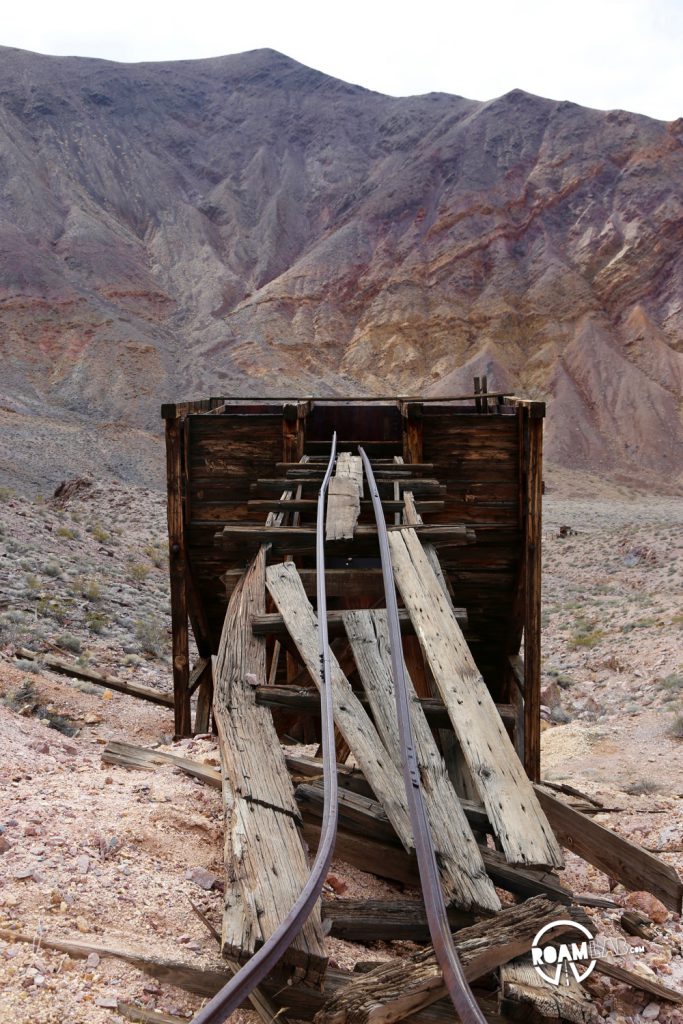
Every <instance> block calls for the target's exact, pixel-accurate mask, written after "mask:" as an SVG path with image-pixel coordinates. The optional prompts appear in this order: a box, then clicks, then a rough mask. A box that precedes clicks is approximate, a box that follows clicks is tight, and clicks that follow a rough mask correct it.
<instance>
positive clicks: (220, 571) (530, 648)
mask: <svg viewBox="0 0 683 1024" xmlns="http://www.w3.org/2000/svg"><path fill="white" fill-rule="evenodd" d="M162 416H163V417H164V419H165V421H166V446H167V468H168V477H167V479H168V527H169V543H170V558H171V608H172V618H173V675H174V696H175V726H176V732H177V733H178V734H179V735H187V734H189V733H190V732H191V731H192V721H191V711H190V698H191V696H192V694H193V693H194V692H195V690H196V691H197V692H198V701H197V713H196V720H195V730H196V731H203V730H206V728H207V725H208V709H209V706H210V700H211V691H212V683H211V678H210V671H211V669H210V659H211V656H212V655H216V654H217V653H218V647H219V643H220V636H221V630H222V627H223V620H224V617H225V611H226V607H227V602H228V598H229V596H230V594H231V592H232V589H233V587H234V586H235V584H236V582H237V580H238V579H239V577H240V576H241V574H242V571H243V569H244V567H245V565H246V564H247V563H248V561H249V558H250V556H251V555H253V554H254V553H255V552H256V551H257V550H258V547H259V544H260V543H261V542H262V541H265V540H267V541H269V542H270V543H271V545H272V546H271V549H270V550H271V556H272V558H279V559H281V558H282V557H283V556H284V555H292V556H293V557H295V560H296V564H297V567H298V568H299V569H300V571H301V572H302V579H303V580H304V584H305V586H306V589H307V592H308V593H309V594H312V593H314V583H313V569H312V566H313V559H312V547H313V545H312V543H311V524H312V523H313V522H314V518H315V498H316V495H317V487H318V485H319V480H320V475H319V473H317V471H316V469H315V468H314V466H310V467H309V469H304V467H300V466H296V465H295V463H298V462H299V461H300V460H301V459H302V458H307V459H311V460H315V459H317V458H320V457H321V456H322V454H323V453H324V452H325V451H326V450H328V449H329V442H330V437H331V435H332V431H333V430H337V432H338V439H339V448H340V450H341V451H344V450H348V451H355V449H356V447H357V445H358V444H359V443H361V444H363V445H364V447H365V449H366V450H367V451H368V453H369V454H370V456H371V458H372V459H373V464H375V465H377V467H378V472H380V473H381V474H382V489H383V497H384V498H385V499H386V501H385V505H386V509H387V514H388V515H389V516H390V517H391V518H393V517H400V515H401V508H402V504H403V501H402V495H403V493H404V492H405V491H406V490H409V489H410V490H411V491H412V493H413V494H414V495H415V498H416V501H417V510H418V512H419V514H420V515H421V517H422V519H423V521H424V527H423V528H422V532H423V539H428V540H429V542H430V543H433V544H434V546H435V548H436V550H437V552H438V554H439V557H440V561H441V565H442V567H443V572H444V575H445V577H446V579H447V582H448V586H449V589H450V591H451V594H452V596H453V598H454V601H455V603H456V606H457V607H458V608H460V609H462V615H463V617H464V616H465V615H466V618H467V628H466V634H467V638H468V643H469V646H470V649H471V651H472V654H473V655H474V659H475V661H476V664H477V666H478V667H479V669H480V671H481V672H482V675H483V677H484V679H485V681H486V684H487V686H488V688H489V690H490V692H491V694H492V695H493V697H494V699H495V701H496V703H497V704H498V705H499V706H500V709H501V712H502V714H503V718H504V721H505V723H506V725H507V726H508V728H509V729H510V731H511V733H512V735H513V738H514V741H515V744H516V746H517V748H518V749H519V750H520V752H522V756H523V761H524V765H525V768H526V770H527V773H528V774H529V776H530V777H531V778H533V779H537V778H538V772H539V750H540V701H539V692H540V600H541V564H540V558H541V550H540V530H541V492H542V477H541V474H542V430H543V418H544V416H545V404H544V403H543V402H535V401H527V400H524V399H520V398H515V397H511V396H505V395H500V394H493V395H491V394H488V395H485V394H484V395H477V396H465V397H456V398H452V399H443V398H439V399H433V400H426V399H420V400H416V399H401V398H390V399H386V398H375V399H367V398H360V399H354V398H350V399H343V400H342V399H337V398H304V399H295V398H285V399H273V398H264V399H258V398H248V399H237V398H211V399H208V400H206V401H198V402H188V403H183V404H176V405H165V406H163V407H162ZM378 460H379V461H378ZM401 462H402V463H403V465H401ZM393 463H397V465H396V466H395V468H393V466H392V464H393ZM283 494H284V495H287V494H289V495H290V497H289V499H282V498H281V495H283ZM283 500H287V508H288V509H291V512H289V513H288V514H289V516H290V519H289V524H288V528H287V529H286V530H283V529H282V527H283V526H284V525H285V523H284V522H279V523H278V524H277V525H275V523H274V515H276V514H277V513H278V512H282V511H283V510H284V507H285V506H284V504H283ZM368 505H369V502H367V503H366V502H365V501H364V502H363V504H362V506H361V515H360V525H361V529H362V527H363V525H364V524H365V523H366V522H369V521H370V520H371V512H370V511H369V508H368V507H367V506H368ZM268 512H270V513H273V515H271V520H270V522H269V525H267V526H264V517H265V516H266V514H267V513H268ZM462 526H465V527H467V528H468V530H469V531H470V532H469V533H468V541H469V542H468V543H467V544H465V545H460V544H456V543H455V541H457V540H458V537H457V533H454V532H450V533H449V530H450V528H452V527H462ZM275 530H278V534H277V535H276V534H275V532H274V531H275ZM219 531H220V532H221V536H220V538H218V537H217V534H218V533H219ZM348 548H349V545H348V543H347V542H345V541H344V540H340V541H339V542H338V543H337V544H336V548H335V544H334V543H333V545H332V547H331V548H330V562H329V564H330V571H329V573H328V577H329V578H328V587H327V589H328V595H329V597H330V598H331V599H333V600H334V601H335V604H336V608H337V609H338V610H341V609H343V608H344V607H357V606H358V597H359V595H361V594H362V595H364V596H365V597H367V598H368V600H369V601H372V599H373V597H375V598H376V597H378V596H379V595H380V592H381V590H380V588H381V582H380V574H379V570H378V568H377V565H378V563H377V561H376V558H377V552H376V550H375V548H374V547H373V541H372V538H370V537H368V538H366V539H364V540H363V541H362V542H361V539H360V537H359V538H358V539H357V542H356V544H355V545H354V558H353V559H352V560H351V561H350V562H349V564H348V565H346V564H345V563H346V562H347V561H348V559H347V558H346V557H345V555H346V554H347V550H348ZM335 555H336V557H335ZM332 566H334V567H332ZM188 620H189V622H190V623H191V625H192V632H193V634H194V638H195V641H196V645H197V649H198V654H199V659H198V661H197V664H196V665H195V666H194V667H192V666H191V665H190V654H189V638H188ZM259 628H262V629H263V631H264V632H266V631H268V630H270V631H272V634H273V635H274V636H277V637H278V638H279V639H282V636H281V633H282V628H281V624H280V622H279V621H275V620H274V619H272V618H271V619H270V620H268V619H264V621H263V622H262V623H259ZM332 628H333V630H334V629H336V628H337V620H333V622H332ZM406 654H407V656H408V658H409V665H410V668H411V670H414V671H415V677H416V678H415V681H416V686H417V688H418V692H419V693H420V694H421V696H424V697H428V696H430V693H429V690H428V686H427V680H426V679H425V673H424V671H423V670H422V669H421V668H420V667H419V664H418V662H419V649H418V648H417V645H416V644H415V643H414V642H412V643H411V642H410V641H407V643H406ZM295 658H296V652H292V651H290V650H288V658H287V660H286V664H285V663H283V665H281V666H278V667H277V676H276V677H275V678H276V679H277V681H278V682H280V681H283V680H286V681H289V682H291V680H292V678H294V677H295V676H296V672H297V671H298V670H297V669H296V667H295V666H294V664H293V661H294V659H295ZM299 668H300V666H299ZM275 678H274V679H273V680H272V681H273V682H274V681H275ZM283 699H284V696H283Z"/></svg>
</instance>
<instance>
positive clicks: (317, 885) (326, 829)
mask: <svg viewBox="0 0 683 1024" xmlns="http://www.w3.org/2000/svg"><path fill="white" fill-rule="evenodd" d="M336 455H337V435H336V433H335V434H334V435H333V437H332V454H331V455H330V461H329V463H328V466H327V472H326V473H325V477H324V479H323V482H322V484H321V486H320V491H319V493H318V520H317V524H318V525H317V543H316V573H317V586H318V595H317V596H318V622H319V630H318V636H319V652H320V681H321V687H320V719H321V724H322V747H323V785H324V810H323V821H322V832H321V836H320V843H319V845H318V852H317V853H316V857H315V861H314V862H313V867H312V868H311V874H310V875H309V878H308V881H307V882H306V884H305V886H304V887H303V889H302V890H301V893H300V894H299V898H298V899H297V901H296V903H295V904H294V906H293V907H292V909H291V910H290V911H289V913H288V914H287V917H286V918H285V919H284V920H283V921H282V923H281V924H280V925H279V927H278V928H276V929H275V931H274V932H273V934H272V935H271V936H270V938H269V939H267V941H266V942H264V944H263V945H262V946H261V948H260V949H259V950H257V952H256V953H254V955H253V956H252V957H251V959H250V960H249V961H248V962H247V963H246V964H245V965H244V967H242V968H241V969H240V970H239V971H238V972H237V974H235V975H234V977H232V978H231V979H230V981H229V982H228V983H227V985H224V986H223V988H222V989H221V990H220V992H217V993H216V995H215V996H214V997H213V999H211V1000H210V1001H209V1002H208V1003H207V1004H206V1006H204V1007H203V1008H202V1009H201V1010H200V1011H199V1013H198V1014H197V1015H196V1016H195V1017H194V1018H193V1021H192V1024H223V1022H224V1021H225V1020H227V1018H228V1017H229V1016H230V1014H231V1013H232V1012H233V1010H236V1009H237V1007H238V1006H241V1005H242V1004H243V1003H244V1002H246V1000H247V999H248V998H249V995H250V994H251V992H253V990H254V989H255V988H256V986H257V985H258V984H260V982H262V981H263V979H264V978H265V977H266V975H267V974H269V973H270V971H271V970H272V969H273V968H274V967H275V965H276V964H277V962H278V961H279V960H280V958H281V957H282V956H283V954H284V953H285V952H286V950H287V949H288V947H289V946H290V945H291V943H292V942H293V940H294V939H295V938H296V936H297V935H298V934H299V932H300V931H301V929H302V928H303V926H304V924H305V923H306V920H307V918H308V916H309V914H310V913H311V911H312V910H313V907H314V906H315V904H316V902H317V900H318V898H319V897H320V893H321V891H322V887H323V885H324V883H325V879H326V878H327V872H328V870H329V867H330V862H331V860H332V854H333V853H334V844H335V840H336V837H337V759H336V756H335V746H334V714H333V710H332V685H331V679H330V648H329V644H328V637H327V597H326V594H325V497H326V494H327V485H328V483H329V480H330V477H331V475H332V469H333V467H334V462H335V458H336Z"/></svg>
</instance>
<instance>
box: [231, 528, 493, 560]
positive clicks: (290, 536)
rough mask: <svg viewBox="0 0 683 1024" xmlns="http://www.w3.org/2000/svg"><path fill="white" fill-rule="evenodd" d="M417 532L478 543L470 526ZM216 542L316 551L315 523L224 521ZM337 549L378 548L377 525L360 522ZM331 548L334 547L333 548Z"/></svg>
mask: <svg viewBox="0 0 683 1024" xmlns="http://www.w3.org/2000/svg"><path fill="white" fill-rule="evenodd" d="M403 529H404V527H403V526H390V527H389V532H390V533H392V532H393V531H399V532H400V531H401V530H403ZM415 530H416V532H417V533H418V534H419V536H420V537H421V538H422V539H424V540H425V541H427V542H429V543H432V544H438V546H439V547H440V548H453V547H463V546H466V545H468V544H474V543H475V539H476V538H475V533H474V530H472V529H471V528H470V527H467V526H447V525H442V524H434V525H432V524H429V525H427V526H418V527H415ZM214 540H215V543H216V544H219V545H224V544H229V545H233V544H235V542H237V543H244V544H270V545H271V549H272V551H273V553H275V554H289V553H293V552H299V553H305V552H313V551H315V526H256V525H254V524H251V523H225V524H224V525H223V528H222V530H221V531H220V532H218V533H216V534H215V536H214ZM335 546H336V548H337V549H338V550H345V549H348V550H349V552H352V553H353V554H354V555H359V554H362V552H363V551H369V552H374V551H375V550H378V543H377V528H376V527H375V526H358V527H356V530H355V536H354V542H353V546H350V543H349V542H345V541H336V542H335ZM332 550H335V548H333V549H332Z"/></svg>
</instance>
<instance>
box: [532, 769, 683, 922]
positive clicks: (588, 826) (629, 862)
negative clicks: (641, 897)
mask: <svg viewBox="0 0 683 1024" xmlns="http://www.w3.org/2000/svg"><path fill="white" fill-rule="evenodd" d="M535 789H536V795H537V796H538V799H539V801H540V803H541V807H542V808H543V810H544V811H545V813H546V815H547V817H548V821H549V822H550V824H551V826H552V828H553V830H554V832H555V834H556V836H557V838H558V839H559V840H560V842H561V843H562V845H563V846H565V847H566V848H567V849H568V850H571V851H572V853H576V854H578V856H579V857H583V859H584V860H586V861H588V863H589V864H592V865H593V866H594V867H596V868H599V869H600V871H604V872H605V873H606V874H608V875H610V876H611V877H612V878H616V879H617V881H619V882H621V884H622V885H623V886H625V887H626V888H627V889H632V890H636V891H639V890H642V889H644V890H646V891H647V892H651V893H652V894H653V896H656V897H657V899H660V900H661V901H662V903H663V904H664V905H665V906H666V907H668V908H669V910H672V911H673V913H674V914H680V913H681V909H682V905H683V882H681V879H680V878H679V876H678V873H677V871H676V869H675V868H674V867H672V866H671V865H670V864H666V863H665V862H664V861H662V860H660V859H659V858H658V857H656V856H655V855H654V854H653V853H649V852H648V851H647V850H644V849H643V848H642V846H638V844H637V843H634V842H632V841H631V840H630V839H624V838H623V837H622V836H619V835H617V834H616V833H615V832H612V831H611V829H608V828H606V827H605V826H604V825H601V824H599V822H597V821H593V819H592V818H589V817H587V816H586V815H585V814H582V813H581V811H577V810H576V809H575V808H573V807H569V806H568V805H567V804H565V803H563V802H562V801H561V800H558V799H557V797H554V796H552V795H551V794H550V793H548V792H547V790H545V789H544V788H543V786H542V785H537V786H536V787H535Z"/></svg>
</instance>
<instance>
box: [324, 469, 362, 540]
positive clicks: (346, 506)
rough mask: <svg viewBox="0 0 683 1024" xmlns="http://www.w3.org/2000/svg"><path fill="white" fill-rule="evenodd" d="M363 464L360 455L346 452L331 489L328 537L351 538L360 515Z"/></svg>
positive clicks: (326, 524)
mask: <svg viewBox="0 0 683 1024" xmlns="http://www.w3.org/2000/svg"><path fill="white" fill-rule="evenodd" d="M362 493H363V465H362V463H361V460H360V458H359V457H358V456H353V455H350V454H349V453H348V452H342V453H341V454H340V456H339V458H338V459H337V466H336V470H335V475H334V476H333V477H332V479H331V480H330V483H329V487H328V492H327V514H326V518H325V539H326V540H351V538H352V537H353V535H354V532H355V530H356V524H357V522H358V517H359V515H360V499H361V495H362Z"/></svg>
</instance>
